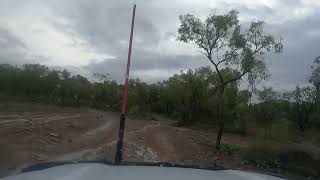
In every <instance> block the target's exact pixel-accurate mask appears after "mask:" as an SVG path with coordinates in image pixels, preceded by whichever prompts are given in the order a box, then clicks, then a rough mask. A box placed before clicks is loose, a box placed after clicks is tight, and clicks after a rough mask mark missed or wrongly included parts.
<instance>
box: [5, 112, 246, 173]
mask: <svg viewBox="0 0 320 180" xmlns="http://www.w3.org/2000/svg"><path fill="white" fill-rule="evenodd" d="M156 119H157V120H158V121H153V120H150V119H144V120H131V119H128V121H127V122H126V131H125V144H124V148H125V152H124V156H125V160H140V161H165V162H178V163H192V164H215V163H217V164H220V165H228V166H233V165H234V166H237V165H238V164H237V163H239V162H235V161H234V158H232V157H226V158H223V159H221V158H219V157H218V156H217V155H216V154H214V152H213V151H212V147H211V146H208V142H209V141H211V140H212V139H214V137H215V134H214V133H211V132H204V131H197V130H191V129H187V128H178V127H174V126H173V125H172V123H173V122H172V121H170V120H167V119H164V118H160V117H157V118H156ZM118 120H119V114H118V113H113V112H102V111H96V110H92V109H85V108H81V109H72V108H66V109H62V108H53V109H50V108H47V109H46V110H45V111H44V110H37V109H36V110H33V111H28V112H24V111H17V112H14V111H12V112H5V113H4V112H2V113H0V146H1V148H0V176H5V175H8V174H12V173H14V172H16V171H18V170H19V169H21V168H22V167H25V166H27V165H30V164H34V163H37V162H44V161H61V160H93V159H108V160H113V158H114V152H115V145H116V139H117V133H118V122H119V121H118ZM225 139H226V140H227V141H229V142H230V143H235V144H239V145H240V146H246V140H245V139H243V138H241V137H239V136H233V135H226V136H225Z"/></svg>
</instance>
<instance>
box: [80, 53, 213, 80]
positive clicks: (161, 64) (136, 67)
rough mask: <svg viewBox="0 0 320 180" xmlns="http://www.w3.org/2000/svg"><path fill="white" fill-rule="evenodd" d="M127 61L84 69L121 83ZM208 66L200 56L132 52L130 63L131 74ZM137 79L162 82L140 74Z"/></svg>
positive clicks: (121, 59) (105, 62)
mask: <svg viewBox="0 0 320 180" xmlns="http://www.w3.org/2000/svg"><path fill="white" fill-rule="evenodd" d="M126 62H127V59H126V57H125V56H123V57H121V58H119V59H108V60H104V61H103V62H100V63H93V64H90V65H88V66H86V67H85V68H86V69H88V70H89V71H92V72H99V73H109V74H110V75H111V77H112V78H113V79H115V80H117V81H118V82H121V81H122V80H123V77H124V72H125V68H126ZM206 65H209V64H208V63H207V62H206V59H205V58H204V57H203V56H202V55H199V56H187V55H175V56H174V55H161V54H156V53H150V52H147V51H144V52H141V51H137V52H134V55H133V57H132V62H131V74H132V75H133V77H134V78H137V77H135V76H134V75H135V74H137V72H143V71H149V72H150V71H151V72H153V71H154V73H159V71H164V72H171V73H172V72H175V73H178V72H179V71H180V70H184V69H189V68H197V67H201V66H206ZM139 74H140V76H139V77H138V78H141V79H142V80H146V81H148V82H152V81H153V82H154V81H159V80H164V79H161V78H157V77H156V76H157V74H152V76H150V75H148V74H143V73H142V74H141V73H139ZM158 76H159V77H164V76H163V75H162V74H158Z"/></svg>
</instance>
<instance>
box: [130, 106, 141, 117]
mask: <svg viewBox="0 0 320 180" xmlns="http://www.w3.org/2000/svg"><path fill="white" fill-rule="evenodd" d="M128 114H129V116H131V117H143V116H144V115H145V114H144V112H143V111H142V110H141V108H140V107H139V106H137V105H133V106H132V107H130V109H129V112H128Z"/></svg>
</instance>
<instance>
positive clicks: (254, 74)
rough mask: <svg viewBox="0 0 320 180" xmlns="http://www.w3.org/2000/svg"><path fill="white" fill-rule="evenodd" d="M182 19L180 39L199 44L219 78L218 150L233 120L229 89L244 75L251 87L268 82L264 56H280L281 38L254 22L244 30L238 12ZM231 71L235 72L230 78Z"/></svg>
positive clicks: (184, 17)
mask: <svg viewBox="0 0 320 180" xmlns="http://www.w3.org/2000/svg"><path fill="white" fill-rule="evenodd" d="M179 19H180V22H181V24H180V27H179V29H178V38H177V39H178V40H179V41H182V42H185V43H188V42H192V43H194V44H195V45H197V46H198V47H199V48H200V50H201V53H202V54H204V55H205V57H206V58H207V60H209V62H210V63H211V64H212V65H213V67H214V69H215V71H216V73H217V75H218V79H217V81H215V82H218V83H217V86H216V87H217V89H218V92H219V96H218V98H217V102H218V105H217V107H216V108H217V121H218V126H219V130H218V133H217V141H216V142H217V148H219V146H220V142H221V137H222V134H223V131H224V124H225V119H228V118H230V117H232V111H226V110H225V108H224V106H225V104H226V100H227V102H228V99H229V97H230V96H228V95H226V94H227V93H228V92H227V93H226V94H225V91H226V88H227V87H228V86H229V85H231V86H233V85H234V84H235V83H236V82H237V81H238V80H241V79H242V78H243V77H245V76H247V77H248V79H249V84H250V85H251V86H253V84H254V82H255V81H256V80H257V79H266V78H267V77H268V76H269V73H268V70H267V66H266V65H265V62H264V61H263V60H264V56H265V54H266V53H267V52H271V51H274V53H281V51H282V48H283V45H282V42H281V38H280V39H279V40H278V39H277V38H276V37H275V36H273V35H271V34H268V33H266V32H265V31H264V27H263V25H264V22H262V21H257V22H252V23H251V24H250V26H249V28H248V29H247V30H244V31H243V30H241V25H240V24H239V20H238V12H237V11H236V10H231V11H229V12H228V13H225V14H215V13H212V14H209V16H208V17H207V18H206V19H205V20H204V21H202V20H200V19H199V18H197V17H195V16H194V15H190V14H187V15H181V16H179ZM228 72H232V73H231V75H230V73H228ZM233 94H234V93H233ZM228 105H231V106H232V105H234V104H228ZM229 109H234V107H229ZM226 116H227V117H226ZM183 119H184V118H183ZM187 119H189V118H187Z"/></svg>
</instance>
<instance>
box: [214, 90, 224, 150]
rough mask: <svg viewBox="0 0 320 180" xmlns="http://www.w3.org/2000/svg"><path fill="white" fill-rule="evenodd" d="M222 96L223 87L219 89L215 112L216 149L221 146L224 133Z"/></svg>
mask: <svg viewBox="0 0 320 180" xmlns="http://www.w3.org/2000/svg"><path fill="white" fill-rule="evenodd" d="M223 95H224V87H222V88H221V90H220V93H219V105H218V112H217V120H218V133H217V139H216V149H220V145H221V138H222V135H223V131H224V119H223V114H224V101H223Z"/></svg>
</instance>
